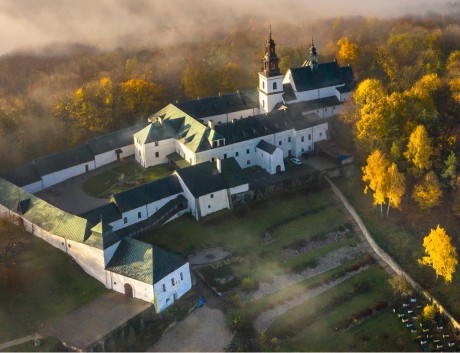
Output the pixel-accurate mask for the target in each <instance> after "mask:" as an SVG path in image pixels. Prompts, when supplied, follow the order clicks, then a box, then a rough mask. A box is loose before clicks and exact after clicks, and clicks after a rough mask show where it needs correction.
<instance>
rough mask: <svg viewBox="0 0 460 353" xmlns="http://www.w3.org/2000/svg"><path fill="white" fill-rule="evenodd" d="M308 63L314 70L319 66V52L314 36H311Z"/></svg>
mask: <svg viewBox="0 0 460 353" xmlns="http://www.w3.org/2000/svg"><path fill="white" fill-rule="evenodd" d="M307 65H309V66H310V68H311V69H312V70H316V69H317V68H318V53H317V52H316V47H315V42H314V41H313V37H311V46H310V55H309V56H308V60H307Z"/></svg>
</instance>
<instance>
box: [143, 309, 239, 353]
mask: <svg viewBox="0 0 460 353" xmlns="http://www.w3.org/2000/svg"><path fill="white" fill-rule="evenodd" d="M232 337H233V335H232V333H231V332H230V330H229V329H228V328H227V326H226V324H225V315H224V314H223V313H222V311H220V310H219V309H212V308H210V307H209V306H207V305H206V304H205V305H204V306H203V307H202V308H199V309H196V310H194V311H193V312H192V313H191V314H190V315H189V316H187V318H185V319H184V320H183V321H180V322H179V323H177V324H176V325H175V326H174V327H173V328H171V329H170V330H169V331H168V332H166V333H165V334H164V335H163V337H161V339H160V340H159V341H158V342H157V343H156V344H155V345H153V346H152V347H150V348H149V349H148V350H147V351H148V352H223V351H224V349H225V347H226V346H227V345H228V344H229V343H230V341H231V340H232Z"/></svg>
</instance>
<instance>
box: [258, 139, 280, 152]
mask: <svg viewBox="0 0 460 353" xmlns="http://www.w3.org/2000/svg"><path fill="white" fill-rule="evenodd" d="M256 147H257V148H259V149H261V150H262V151H265V152H267V153H268V154H273V153H275V151H276V146H274V145H272V144H271V143H269V142H267V141H265V140H260V141H259V143H258V144H257V146H256Z"/></svg>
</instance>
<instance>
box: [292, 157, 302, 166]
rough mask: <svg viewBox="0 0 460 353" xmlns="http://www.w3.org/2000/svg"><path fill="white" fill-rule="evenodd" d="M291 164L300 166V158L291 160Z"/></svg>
mask: <svg viewBox="0 0 460 353" xmlns="http://www.w3.org/2000/svg"><path fill="white" fill-rule="evenodd" d="M291 162H292V163H294V164H295V165H301V164H302V161H301V160H300V158H291Z"/></svg>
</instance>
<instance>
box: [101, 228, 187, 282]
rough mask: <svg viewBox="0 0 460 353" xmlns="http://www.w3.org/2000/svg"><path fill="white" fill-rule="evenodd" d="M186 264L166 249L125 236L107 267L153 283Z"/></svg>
mask: <svg viewBox="0 0 460 353" xmlns="http://www.w3.org/2000/svg"><path fill="white" fill-rule="evenodd" d="M183 264H185V260H184V259H182V258H180V257H179V256H176V255H174V254H172V253H170V252H168V251H166V250H162V249H160V248H157V247H153V246H152V245H150V244H147V243H144V242H141V241H139V240H136V239H133V238H129V237H127V238H123V239H122V240H121V242H120V245H119V246H118V248H117V250H116V251H115V253H114V255H113V257H112V259H111V260H110V262H109V263H108V264H107V266H106V269H107V270H109V271H112V272H115V273H119V274H121V275H123V276H126V277H129V278H133V279H136V280H138V281H141V282H144V283H148V284H151V285H153V284H154V283H157V282H158V281H160V280H161V279H162V278H164V277H165V276H167V275H168V274H170V273H171V272H173V271H174V270H176V269H178V268H179V267H181V266H182V265H183Z"/></svg>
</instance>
